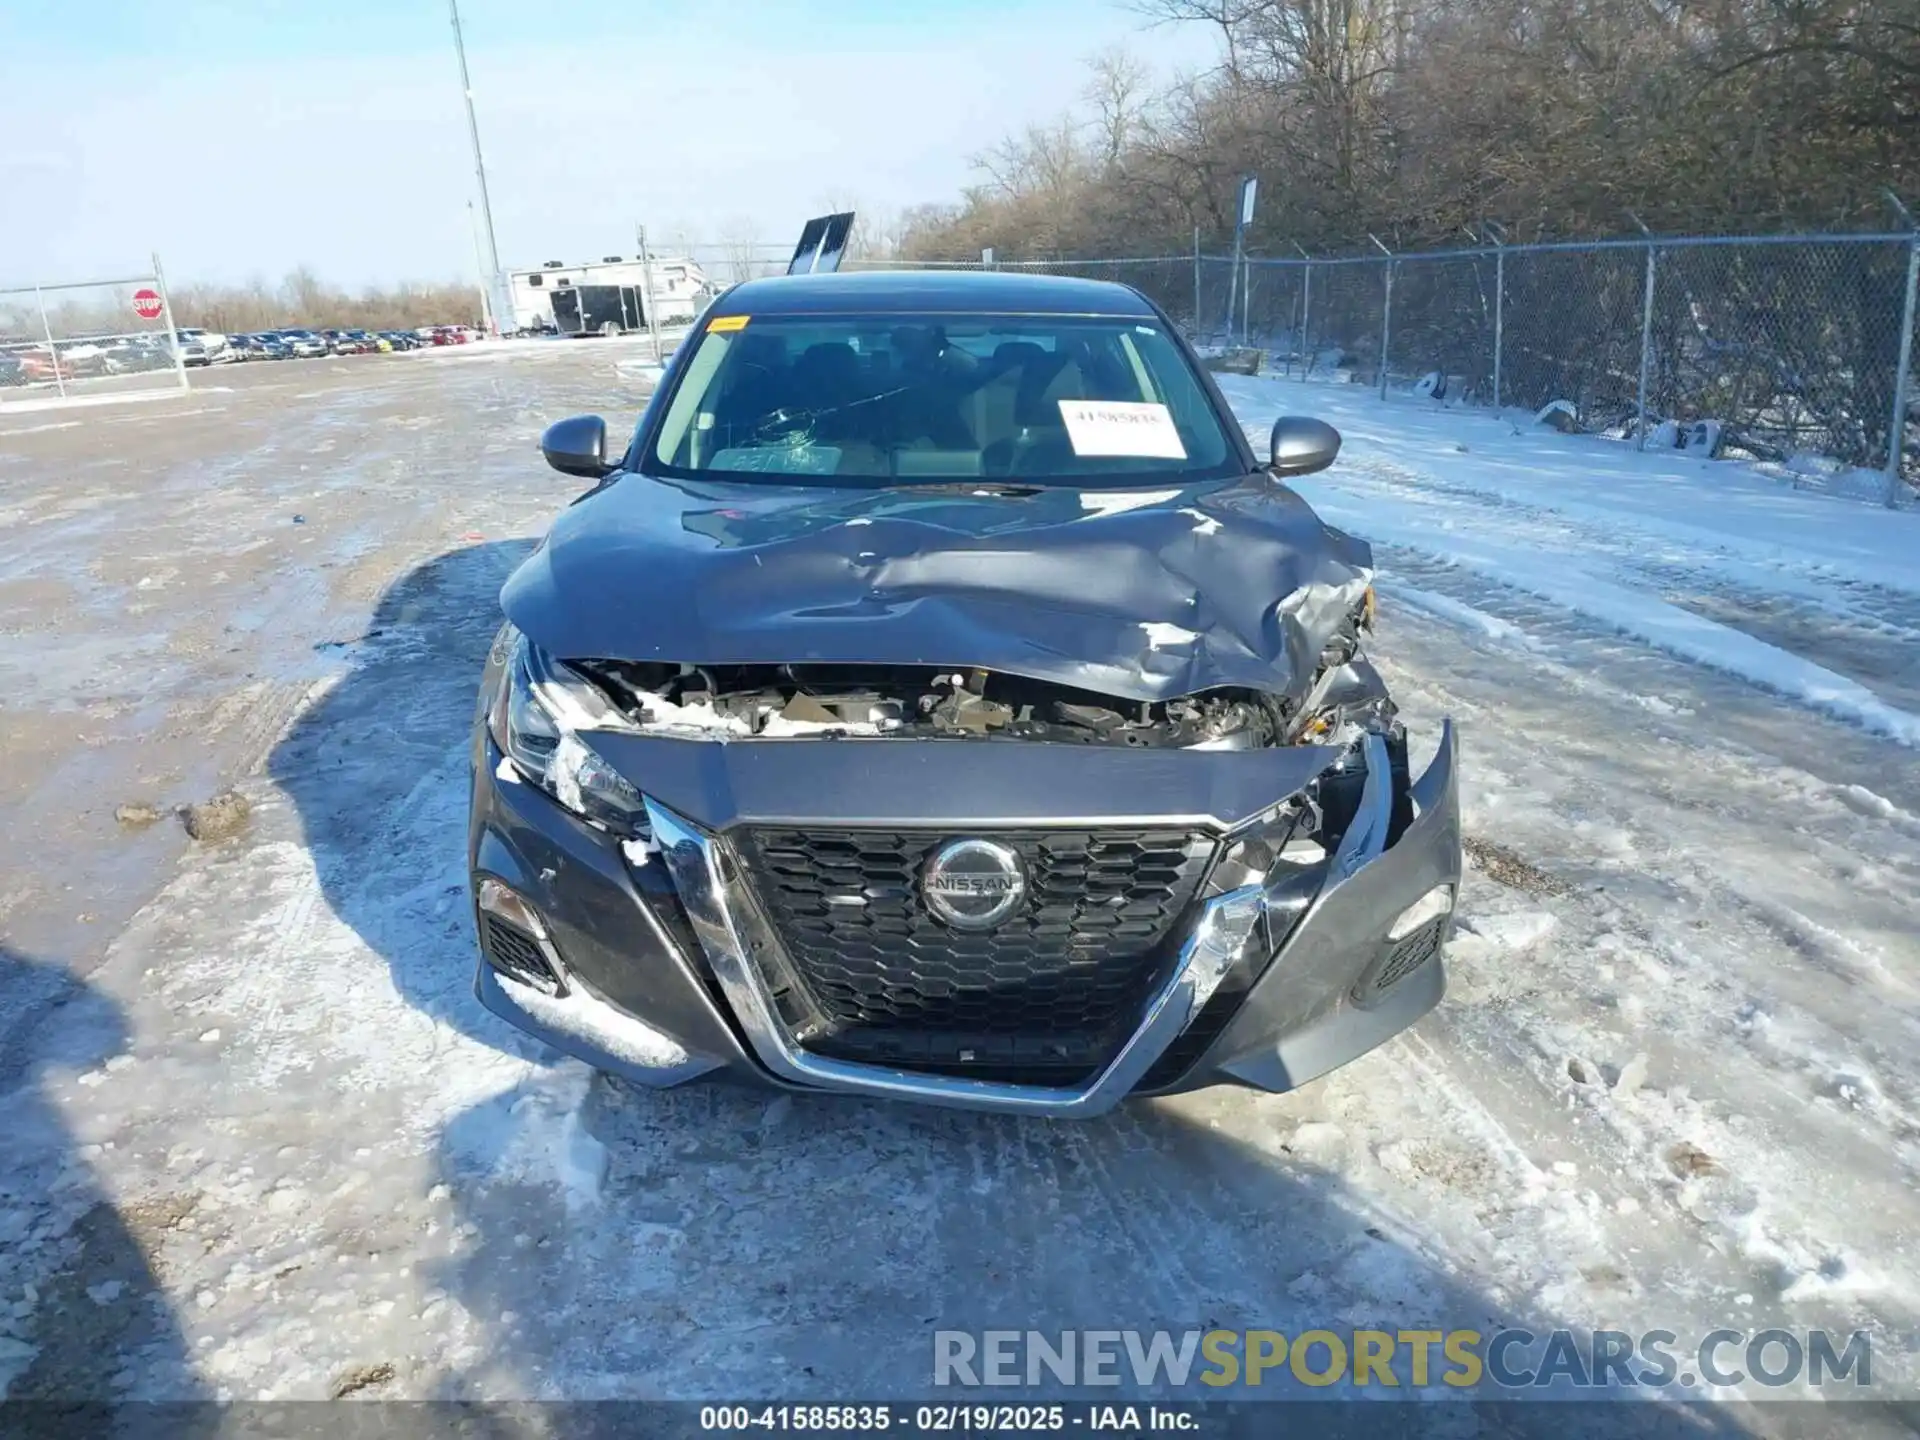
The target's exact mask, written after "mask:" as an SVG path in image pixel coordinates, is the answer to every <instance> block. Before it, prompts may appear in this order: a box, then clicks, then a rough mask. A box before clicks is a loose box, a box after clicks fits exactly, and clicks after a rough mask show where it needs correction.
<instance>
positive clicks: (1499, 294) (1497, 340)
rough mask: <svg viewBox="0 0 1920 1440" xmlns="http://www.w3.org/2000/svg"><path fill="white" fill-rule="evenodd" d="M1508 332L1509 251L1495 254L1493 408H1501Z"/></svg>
mask: <svg viewBox="0 0 1920 1440" xmlns="http://www.w3.org/2000/svg"><path fill="white" fill-rule="evenodd" d="M1506 332H1507V251H1506V247H1505V246H1504V245H1503V246H1501V248H1500V249H1498V250H1496V251H1494V252H1493V408H1494V409H1496V410H1498V409H1499V408H1500V358H1501V352H1502V350H1503V349H1504V348H1505V346H1506Z"/></svg>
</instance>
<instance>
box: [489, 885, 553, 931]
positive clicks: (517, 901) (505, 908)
mask: <svg viewBox="0 0 1920 1440" xmlns="http://www.w3.org/2000/svg"><path fill="white" fill-rule="evenodd" d="M480 908H481V909H482V910H485V911H487V912H488V913H489V914H492V915H498V916H499V917H500V918H501V919H502V920H505V921H506V922H507V923H508V924H510V925H518V926H519V927H520V928H521V929H522V930H524V931H526V932H527V933H528V934H529V935H531V936H533V938H534V939H536V940H539V941H543V942H544V941H545V940H546V939H547V927H546V925H545V923H544V922H543V921H542V920H541V919H540V912H539V911H538V910H535V909H534V908H533V906H532V905H531V904H529V903H528V902H527V900H526V898H525V897H524V896H522V895H521V894H520V893H519V892H518V891H516V890H512V889H510V888H508V886H507V885H505V884H504V883H503V882H501V881H499V880H494V879H486V880H482V881H481V882H480Z"/></svg>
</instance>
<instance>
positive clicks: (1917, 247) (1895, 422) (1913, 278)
mask: <svg viewBox="0 0 1920 1440" xmlns="http://www.w3.org/2000/svg"><path fill="white" fill-rule="evenodd" d="M1880 193H1881V194H1883V195H1885V196H1886V197H1887V200H1888V201H1889V203H1891V204H1892V206H1893V208H1894V209H1895V210H1896V211H1898V212H1899V214H1900V218H1901V219H1902V220H1904V221H1905V222H1906V226H1907V233H1908V234H1909V235H1910V236H1911V237H1912V238H1911V239H1909V240H1908V241H1907V302H1906V305H1905V306H1904V307H1903V308H1902V309H1901V312H1900V359H1899V362H1898V363H1897V364H1896V365H1895V366H1894V370H1893V415H1892V416H1891V417H1890V419H1889V421H1888V424H1887V496H1886V503H1887V508H1888V509H1889V510H1898V509H1899V508H1900V461H1901V458H1902V456H1903V455H1904V453H1905V451H1906V445H1907V381H1908V380H1909V379H1910V378H1911V377H1912V374H1913V305H1914V291H1915V289H1916V288H1917V287H1920V224H1916V223H1915V221H1914V218H1913V212H1912V211H1911V210H1909V209H1907V207H1906V205H1905V204H1904V203H1903V202H1902V201H1901V199H1900V197H1899V196H1898V195H1896V194H1894V193H1893V191H1891V190H1886V189H1883V190H1882V191H1881V192H1880Z"/></svg>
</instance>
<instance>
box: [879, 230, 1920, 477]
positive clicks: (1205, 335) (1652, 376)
mask: <svg viewBox="0 0 1920 1440" xmlns="http://www.w3.org/2000/svg"><path fill="white" fill-rule="evenodd" d="M909 263H917V264H918V267H919V268H928V267H927V266H926V264H925V262H904V261H885V262H876V261H866V262H849V263H848V264H847V266H846V267H845V268H848V269H860V268H886V267H888V266H895V265H906V264H909ZM931 268H940V269H969V270H971V269H982V268H989V267H987V266H985V265H984V264H982V263H976V262H942V263H940V264H937V265H934V266H932V267H931ZM990 268H993V269H998V270H1009V271H1017V272H1027V273H1037V274H1048V275H1076V276H1083V277H1087V278H1090V279H1099V280H1117V281H1119V282H1121V283H1122V284H1126V285H1131V286H1133V287H1134V288H1135V289H1137V290H1139V291H1141V292H1142V293H1143V294H1145V295H1147V296H1149V297H1150V298H1151V299H1153V300H1154V301H1155V302H1156V303H1157V304H1158V305H1159V306H1160V307H1161V308H1162V309H1163V310H1165V311H1166V312H1167V314H1168V315H1169V316H1170V317H1171V318H1172V319H1173V320H1174V321H1175V322H1176V323H1178V324H1179V325H1180V326H1182V327H1183V328H1184V329H1185V330H1186V331H1187V333H1188V334H1189V335H1190V336H1191V337H1192V338H1193V339H1194V340H1196V341H1197V342H1200V343H1203V344H1215V345H1243V346H1252V347H1257V348H1259V349H1261V350H1263V351H1265V352H1266V354H1267V356H1268V357H1269V359H1270V361H1271V362H1272V364H1273V365H1274V367H1275V368H1276V369H1278V370H1279V372H1280V373H1282V374H1284V375H1290V376H1295V377H1299V378H1306V379H1329V380H1340V379H1346V380H1349V381H1354V382H1359V383H1365V384H1369V385H1372V386H1374V387H1377V388H1378V389H1379V390H1380V392H1381V394H1382V395H1385V394H1386V393H1387V392H1388V391H1390V390H1394V389H1404V390H1411V389H1414V388H1415V387H1420V388H1423V389H1427V390H1432V391H1438V392H1440V393H1442V394H1444V396H1445V397H1446V398H1447V399H1448V400H1450V401H1454V402H1459V403H1466V404H1478V405H1487V406H1500V407H1519V408H1525V409H1527V410H1539V409H1542V408H1544V407H1545V406H1547V405H1550V404H1552V403H1553V402H1554V401H1564V402H1566V403H1567V404H1569V405H1571V406H1572V407H1573V411H1574V414H1575V416H1576V417H1577V420H1578V423H1579V424H1580V425H1581V427H1582V428H1584V429H1587V430H1589V431H1596V432H1602V433H1610V434H1614V435H1620V436H1625V437H1628V438H1632V439H1634V440H1635V441H1636V442H1637V443H1641V444H1646V443H1649V442H1651V443H1654V444H1656V445H1658V444H1673V443H1680V442H1682V441H1684V440H1685V439H1686V438H1687V436H1688V434H1689V431H1690V429H1691V428H1692V427H1695V426H1696V425H1698V424H1699V422H1708V424H1707V427H1706V433H1707V434H1708V435H1709V436H1710V437H1711V438H1710V440H1709V449H1710V450H1711V452H1712V453H1718V454H1724V455H1734V456H1741V457H1746V458H1752V459H1760V460H1775V461H1787V462H1799V461H1802V460H1805V459H1808V458H1812V459H1814V460H1816V461H1818V462H1820V463H1823V464H1826V465H1840V466H1847V467H1855V468H1857V469H1859V470H1870V471H1878V472H1880V473H1881V474H1882V475H1883V476H1884V477H1885V494H1886V497H1887V499H1888V500H1889V501H1890V502H1892V501H1894V500H1896V499H1897V498H1900V494H1901V491H1902V489H1903V488H1904V487H1902V486H1901V484H1900V481H1901V479H1902V477H1903V476H1904V478H1905V480H1906V482H1907V485H1908V486H1913V485H1920V413H1916V411H1917V410H1920V405H1916V400H1917V399H1920V396H1916V394H1915V386H1914V383H1913V378H1912V374H1911V370H1912V357H1913V353H1914V352H1915V350H1916V349H1920V335H1917V334H1916V323H1917V318H1916V315H1915V308H1916V304H1915V301H1916V296H1915V290H1916V284H1917V283H1920V237H1916V236H1915V235H1911V234H1904V233H1903V234H1879V235H1824V236H1763V237H1755V238H1722V237H1708V238H1698V239H1656V238H1649V239H1646V240H1634V241H1600V242H1595V243H1591V244H1551V245H1486V246H1477V247H1474V248H1471V249H1464V250H1453V251H1443V252H1433V253H1420V254H1405V255H1391V256H1389V255H1385V254H1381V255H1368V256H1359V257H1342V258H1335V259H1319V258H1308V257H1305V256H1302V257H1297V258H1292V259H1287V258H1280V257H1257V258H1249V259H1246V260H1244V261H1242V262H1240V263H1238V264H1236V263H1235V262H1234V261H1233V260H1232V259H1230V258H1227V257H1224V256H1211V255H1205V254H1202V253H1200V252H1199V251H1198V250H1196V251H1195V252H1194V253H1192V254H1189V255H1161V256H1146V257H1136V258H1122V259H1062V260H1028V261H1001V262H998V263H997V264H994V265H993V266H991V267H990ZM1423 381H1425V382H1427V383H1426V384H1425V385H1422V382H1423ZM1896 395H1898V396H1899V397H1900V399H1899V401H1898V402H1897V403H1896V400H1895V396H1896ZM1896 417H1897V418H1896ZM1662 422H1669V423H1664V424H1663V423H1662ZM1716 429H1717V435H1716V434H1715V433H1714V431H1715V430H1716Z"/></svg>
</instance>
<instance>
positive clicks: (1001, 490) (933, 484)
mask: <svg viewBox="0 0 1920 1440" xmlns="http://www.w3.org/2000/svg"><path fill="white" fill-rule="evenodd" d="M892 478H893V479H894V480H896V481H898V482H899V484H898V485H896V486H889V487H888V488H889V489H901V490H914V491H921V492H924V491H927V490H934V491H939V492H941V493H944V494H954V495H991V496H993V497H994V498H995V499H1005V500H1024V499H1026V498H1028V497H1029V496H1033V495H1038V494H1039V493H1040V492H1041V491H1042V490H1044V489H1045V488H1046V487H1045V486H1044V485H1021V484H1017V483H1015V482H1012V481H1008V480H985V479H981V480H934V481H924V480H914V479H913V478H912V477H910V476H905V475H896V476H893V477H892Z"/></svg>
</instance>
